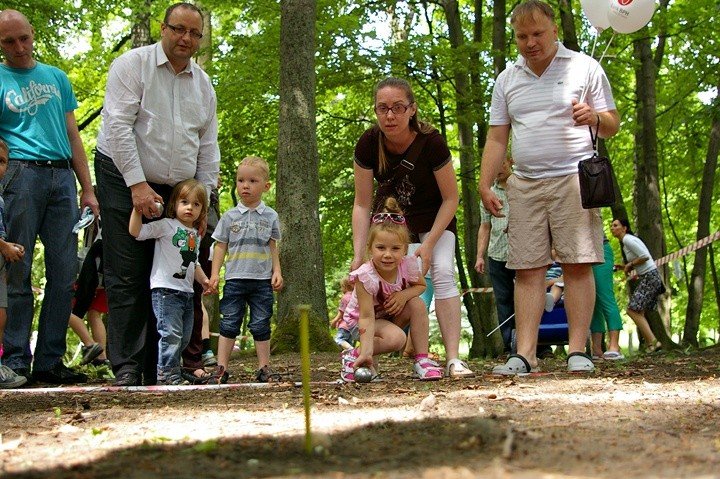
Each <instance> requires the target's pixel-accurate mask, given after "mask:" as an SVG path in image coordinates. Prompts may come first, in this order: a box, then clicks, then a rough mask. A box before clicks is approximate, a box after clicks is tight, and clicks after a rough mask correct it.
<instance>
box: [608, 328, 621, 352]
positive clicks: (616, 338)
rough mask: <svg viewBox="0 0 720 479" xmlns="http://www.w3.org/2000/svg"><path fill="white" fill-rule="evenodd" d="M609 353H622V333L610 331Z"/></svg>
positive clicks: (615, 330) (614, 330)
mask: <svg viewBox="0 0 720 479" xmlns="http://www.w3.org/2000/svg"><path fill="white" fill-rule="evenodd" d="M608 351H617V352H620V331H619V330H617V329H611V330H610V331H608Z"/></svg>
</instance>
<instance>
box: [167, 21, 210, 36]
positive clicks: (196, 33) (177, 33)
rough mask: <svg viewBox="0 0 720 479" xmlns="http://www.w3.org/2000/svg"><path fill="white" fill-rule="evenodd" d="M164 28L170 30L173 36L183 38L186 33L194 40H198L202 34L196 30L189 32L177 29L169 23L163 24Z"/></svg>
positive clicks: (185, 29) (183, 28)
mask: <svg viewBox="0 0 720 479" xmlns="http://www.w3.org/2000/svg"><path fill="white" fill-rule="evenodd" d="M165 26H166V27H168V28H169V29H170V30H172V31H173V32H174V33H175V35H178V36H180V37H184V36H185V34H186V33H189V34H190V36H191V37H192V38H194V39H195V40H200V39H201V38H202V37H203V34H202V33H200V32H198V31H197V30H189V29H187V28H185V27H178V26H175V25H170V24H169V23H166V24H165Z"/></svg>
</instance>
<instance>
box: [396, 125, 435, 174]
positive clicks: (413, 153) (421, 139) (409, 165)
mask: <svg viewBox="0 0 720 479" xmlns="http://www.w3.org/2000/svg"><path fill="white" fill-rule="evenodd" d="M427 139H428V135H426V134H424V133H420V132H418V134H417V137H416V138H415V140H413V142H412V144H411V145H410V149H409V150H408V152H407V155H405V158H403V159H402V160H400V163H399V164H398V165H397V166H396V167H395V174H394V175H393V180H399V179H400V178H402V177H403V176H405V175H408V174H410V172H411V171H412V170H414V169H415V162H416V161H417V159H418V158H419V157H420V152H421V151H422V149H423V147H424V146H425V143H426V142H427Z"/></svg>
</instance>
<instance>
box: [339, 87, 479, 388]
mask: <svg viewBox="0 0 720 479" xmlns="http://www.w3.org/2000/svg"><path fill="white" fill-rule="evenodd" d="M374 110H375V114H376V116H377V125H375V126H373V127H372V128H370V129H368V130H367V131H365V133H363V135H362V136H361V137H360V140H358V142H357V145H356V146H355V165H354V172H355V203H354V205H353V217H352V224H353V247H354V251H355V255H354V258H353V261H352V264H351V269H352V270H354V269H356V268H358V267H359V266H360V264H361V263H362V260H363V254H364V251H365V247H366V243H367V237H368V228H369V227H368V218H369V217H370V214H371V212H372V211H375V210H377V209H378V208H377V205H378V204H382V200H383V199H384V198H386V197H388V196H392V197H394V198H396V199H397V201H398V203H399V205H400V207H401V208H402V209H403V211H404V212H405V218H406V220H407V227H408V229H409V230H410V232H411V233H412V235H413V242H419V243H420V244H419V246H418V247H417V249H414V251H413V248H411V251H413V254H414V255H415V256H417V257H420V258H421V259H422V274H423V275H424V274H425V273H426V272H427V271H428V269H429V270H430V274H431V278H432V282H433V286H434V287H435V311H436V314H437V318H438V323H439V324H440V332H441V334H442V337H443V342H444V344H445V356H446V375H447V376H450V377H468V376H473V372H472V371H471V370H470V369H469V368H468V366H467V365H466V364H465V363H464V362H463V361H461V360H460V359H459V357H458V356H459V351H458V349H459V344H460V294H459V292H458V288H457V283H456V281H455V235H456V219H455V211H456V210H457V207H458V201H459V196H458V189H457V180H456V179H455V170H454V168H453V164H452V157H451V155H450V150H449V149H448V147H447V144H446V143H445V139H444V138H443V137H442V136H441V135H440V133H439V132H438V131H437V130H436V129H435V128H434V127H432V126H431V125H429V124H427V123H424V122H421V121H419V120H418V118H417V110H418V107H417V104H416V103H415V97H414V95H413V92H412V89H411V88H410V84H409V83H408V82H407V81H405V80H403V79H399V78H387V79H385V80H382V81H381V82H380V83H378V84H377V86H376V87H375V92H374ZM373 180H377V182H378V185H379V187H378V191H377V193H376V194H375V201H374V204H375V205H376V206H375V208H373V189H374V181H373ZM411 333H412V334H411V337H413V338H414V337H415V336H416V334H420V333H419V332H417V331H415V330H413V329H412V328H411Z"/></svg>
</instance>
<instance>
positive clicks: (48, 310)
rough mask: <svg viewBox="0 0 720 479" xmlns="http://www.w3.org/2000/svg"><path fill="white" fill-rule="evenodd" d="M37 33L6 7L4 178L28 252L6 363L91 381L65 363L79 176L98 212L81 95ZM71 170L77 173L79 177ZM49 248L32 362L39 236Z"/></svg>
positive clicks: (24, 371) (13, 292) (11, 280)
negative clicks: (42, 57) (42, 49)
mask: <svg viewBox="0 0 720 479" xmlns="http://www.w3.org/2000/svg"><path fill="white" fill-rule="evenodd" d="M34 34H35V31H34V29H33V27H32V26H31V25H30V22H29V21H28V19H27V18H26V17H25V16H24V15H23V14H22V13H20V12H18V11H16V10H10V9H8V10H3V11H2V12H0V49H1V50H2V54H3V63H2V64H1V65H0V99H1V100H2V101H1V102H0V138H2V139H3V140H5V142H6V143H7V144H8V146H9V149H10V162H9V165H8V169H7V174H6V175H5V178H4V179H3V181H2V183H0V188H2V194H3V198H4V199H5V213H6V224H7V231H8V239H9V241H12V242H14V243H18V244H21V245H22V246H23V247H24V248H25V251H26V254H25V256H24V258H23V260H22V261H19V262H16V263H12V265H10V266H9V268H8V310H7V316H8V323H7V329H6V331H5V340H4V346H5V353H4V358H3V364H5V365H6V366H8V367H10V368H11V369H13V370H14V371H15V372H16V373H17V374H20V375H22V376H25V377H27V378H30V363H31V362H32V365H33V368H32V369H33V373H32V378H33V379H35V380H37V381H42V382H49V383H54V384H66V383H78V382H85V381H86V380H87V378H86V377H85V375H83V374H79V373H76V372H74V371H72V370H70V369H68V368H67V367H66V366H65V365H64V364H63V362H62V357H63V355H64V354H65V335H66V331H67V326H68V318H69V317H70V302H71V300H72V284H73V281H74V279H75V273H76V270H77V266H76V263H77V259H76V258H77V237H76V236H75V235H74V234H73V233H72V227H73V224H74V223H75V222H76V221H77V219H78V216H79V215H78V200H77V190H76V186H75V175H77V178H78V180H79V182H80V186H81V188H82V194H81V203H82V206H83V207H85V206H89V207H90V208H91V209H92V210H93V212H94V213H95V214H96V215H97V214H98V213H99V209H98V203H97V200H96V198H95V193H94V192H93V187H92V181H91V179H90V171H89V169H88V164H87V157H86V155H85V150H84V149H83V145H82V141H81V139H80V134H79V132H78V128H77V123H76V120H75V115H74V113H73V110H75V108H77V100H76V99H75V95H74V94H73V91H72V87H71V85H70V81H69V80H68V78H67V75H65V73H63V72H62V71H61V70H59V69H57V68H55V67H52V66H49V65H45V64H43V63H40V62H38V61H36V60H35V59H34V58H33V41H34ZM73 171H74V172H75V175H73ZM38 235H39V236H40V241H42V243H43V246H44V248H45V274H46V279H47V283H46V286H45V294H44V296H43V304H42V310H41V312H40V319H39V326H38V338H37V345H36V347H35V352H34V353H35V354H34V359H33V356H32V354H31V352H30V330H31V326H32V321H33V293H32V288H31V284H30V271H31V267H32V258H33V250H34V247H35V239H36V238H37V236H38Z"/></svg>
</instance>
